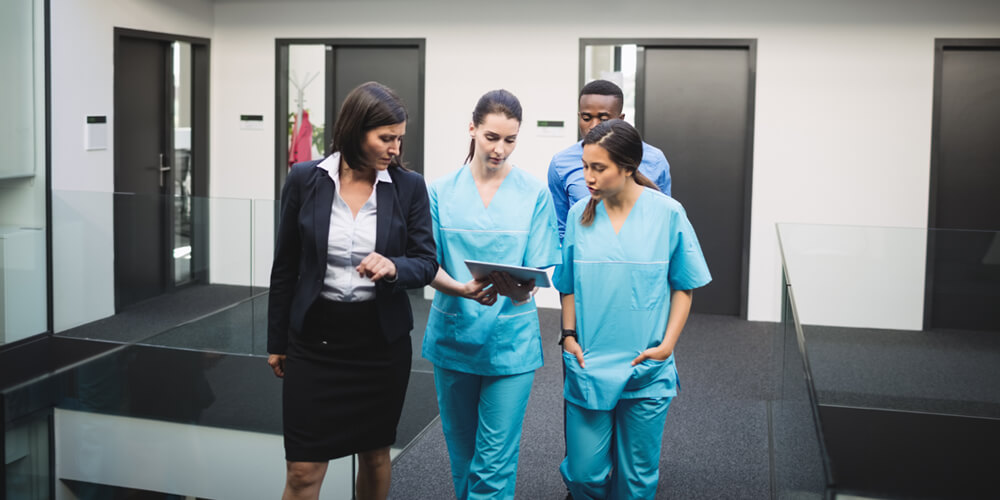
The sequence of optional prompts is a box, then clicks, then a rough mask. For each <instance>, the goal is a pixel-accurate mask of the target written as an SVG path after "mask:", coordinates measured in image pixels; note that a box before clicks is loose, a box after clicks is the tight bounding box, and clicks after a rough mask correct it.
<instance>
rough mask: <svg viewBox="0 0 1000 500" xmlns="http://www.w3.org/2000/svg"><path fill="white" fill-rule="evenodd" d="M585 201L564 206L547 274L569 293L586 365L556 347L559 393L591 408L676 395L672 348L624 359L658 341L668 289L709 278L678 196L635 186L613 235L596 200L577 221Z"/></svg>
mask: <svg viewBox="0 0 1000 500" xmlns="http://www.w3.org/2000/svg"><path fill="white" fill-rule="evenodd" d="M588 201H589V197H588V198H585V199H582V200H580V201H579V202H577V203H576V204H575V205H573V208H571V209H570V211H569V214H568V216H567V218H566V236H565V239H564V240H563V248H562V253H563V264H562V265H560V266H557V267H556V270H555V274H554V276H553V278H554V282H555V286H556V288H557V289H558V290H559V291H560V292H562V293H566V294H570V293H571V294H573V296H574V304H575V306H576V330H577V335H578V336H579V338H578V340H579V343H580V346H581V347H582V348H583V359H584V364H585V365H586V368H580V365H579V363H577V361H576V358H575V357H574V356H573V355H572V354H569V353H566V352H563V358H564V361H565V365H566V381H565V384H564V388H563V389H564V396H565V398H566V399H567V400H568V401H570V402H572V403H573V404H576V405H578V406H581V407H584V408H587V409H592V410H611V409H613V408H614V407H615V405H616V404H617V403H618V400H619V399H637V398H659V397H671V396H676V395H677V387H678V385H677V369H676V366H675V364H674V357H673V355H671V356H670V357H669V358H667V359H666V360H665V361H656V360H651V359H650V360H646V361H643V362H642V363H640V364H639V365H637V366H634V367H633V366H631V362H632V360H633V359H635V357H636V356H638V355H639V353H641V352H642V351H644V350H646V349H648V348H650V347H655V346H657V345H659V344H660V342H662V341H663V336H664V333H665V332H666V330H667V319H668V317H669V315H670V293H671V291H673V290H691V289H694V288H698V287H701V286H704V285H706V284H708V282H710V281H711V280H712V276H711V274H710V273H709V271H708V265H707V264H706V263H705V256H704V255H703V254H702V252H701V246H700V245H699V244H698V238H697V236H695V233H694V228H692V227H691V223H690V222H689V221H688V219H687V215H686V214H685V212H684V208H683V207H682V206H681V204H680V203H678V202H677V201H676V200H674V199H673V198H670V197H669V196H666V195H664V194H662V193H660V192H658V191H655V190H652V189H648V188H647V189H645V190H644V191H643V192H642V194H641V195H640V196H639V198H638V199H637V200H636V202H635V205H634V206H633V207H632V211H631V212H630V213H629V215H628V217H627V218H626V219H625V223H624V224H623V225H622V227H621V229H620V230H619V232H618V234H617V235H616V234H615V231H614V228H613V227H612V225H611V220H610V219H609V218H608V212H607V210H606V209H605V207H604V203H603V202H600V203H598V204H597V207H596V211H595V215H594V220H593V222H592V223H591V224H590V225H589V226H583V225H581V224H580V215H581V214H582V213H583V210H584V208H585V207H586V205H587V202H588Z"/></svg>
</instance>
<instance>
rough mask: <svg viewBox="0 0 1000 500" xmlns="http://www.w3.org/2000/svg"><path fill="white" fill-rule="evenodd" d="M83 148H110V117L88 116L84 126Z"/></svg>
mask: <svg viewBox="0 0 1000 500" xmlns="http://www.w3.org/2000/svg"><path fill="white" fill-rule="evenodd" d="M83 149H85V150H87V151H96V150H99V149H108V117H107V116H88V117H87V124H86V125H84V126H83Z"/></svg>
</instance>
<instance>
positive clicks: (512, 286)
mask: <svg viewBox="0 0 1000 500" xmlns="http://www.w3.org/2000/svg"><path fill="white" fill-rule="evenodd" d="M490 281H492V282H493V286H495V287H496V288H497V293H499V294H500V295H503V296H505V297H510V299H511V300H513V301H514V302H527V301H528V300H529V299H531V292H532V290H534V289H535V280H534V279H530V280H527V281H518V280H516V279H514V277H513V276H511V275H510V273H507V272H504V271H493V272H492V273H490Z"/></svg>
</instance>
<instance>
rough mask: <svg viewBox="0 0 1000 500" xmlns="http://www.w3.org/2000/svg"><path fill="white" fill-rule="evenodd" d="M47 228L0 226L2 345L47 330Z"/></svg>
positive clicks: (0, 317) (0, 333) (0, 330)
mask: <svg viewBox="0 0 1000 500" xmlns="http://www.w3.org/2000/svg"><path fill="white" fill-rule="evenodd" d="M45 251H46V250H45V231H44V230H43V229H42V228H30V227H21V226H4V225H0V344H3V343H5V342H14V341H16V340H21V339H24V338H27V337H30V336H32V335H36V334H39V333H42V332H44V331H45V330H46V315H45V311H46V297H45Z"/></svg>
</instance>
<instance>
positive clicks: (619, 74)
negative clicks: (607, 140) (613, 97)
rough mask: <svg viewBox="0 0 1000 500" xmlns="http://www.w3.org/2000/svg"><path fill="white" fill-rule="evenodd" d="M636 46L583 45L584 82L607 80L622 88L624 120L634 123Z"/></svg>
mask: <svg viewBox="0 0 1000 500" xmlns="http://www.w3.org/2000/svg"><path fill="white" fill-rule="evenodd" d="M637 57H638V46H637V45H634V44H626V45H587V46H586V47H584V72H583V74H584V81H585V82H584V83H586V82H591V81H594V80H609V81H612V82H614V83H616V84H617V85H618V86H619V87H621V89H622V94H623V95H624V97H625V103H624V106H623V107H622V112H623V113H625V121H627V122H629V123H631V124H633V125H635V118H636V116H635V77H636V75H635V72H636V63H637Z"/></svg>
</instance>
